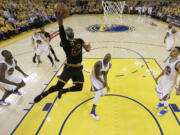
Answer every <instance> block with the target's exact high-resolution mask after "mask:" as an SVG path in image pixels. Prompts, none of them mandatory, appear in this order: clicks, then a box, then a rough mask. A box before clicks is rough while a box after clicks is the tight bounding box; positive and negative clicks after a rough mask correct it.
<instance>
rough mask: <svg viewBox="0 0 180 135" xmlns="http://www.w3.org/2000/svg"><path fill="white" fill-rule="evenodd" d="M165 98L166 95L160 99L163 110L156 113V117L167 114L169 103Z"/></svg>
mask: <svg viewBox="0 0 180 135" xmlns="http://www.w3.org/2000/svg"><path fill="white" fill-rule="evenodd" d="M167 96H168V94H166V95H165V96H163V98H162V99H161V100H162V102H163V104H164V108H163V109H162V110H161V111H160V112H158V116H163V115H164V114H166V113H167V112H168V106H169V102H168V99H167Z"/></svg>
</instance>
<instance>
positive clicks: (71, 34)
mask: <svg viewBox="0 0 180 135" xmlns="http://www.w3.org/2000/svg"><path fill="white" fill-rule="evenodd" d="M65 32H66V35H67V36H68V38H70V39H73V38H74V31H73V29H72V28H71V27H67V28H66V29H65Z"/></svg>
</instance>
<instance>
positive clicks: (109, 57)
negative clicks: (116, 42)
mask: <svg viewBox="0 0 180 135" xmlns="http://www.w3.org/2000/svg"><path fill="white" fill-rule="evenodd" d="M110 60H111V54H110V53H107V54H106V55H105V56H104V62H106V63H108V62H110Z"/></svg>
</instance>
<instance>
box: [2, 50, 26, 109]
mask: <svg viewBox="0 0 180 135" xmlns="http://www.w3.org/2000/svg"><path fill="white" fill-rule="evenodd" d="M1 54H2V56H3V57H4V60H2V61H0V74H1V75H0V88H1V90H3V91H4V92H5V93H4V95H3V97H2V99H1V100H0V105H3V106H7V105H9V103H7V102H5V99H6V98H7V97H9V96H10V95H11V94H13V93H14V94H18V95H21V93H20V92H19V91H18V90H19V89H20V88H22V87H24V86H25V83H24V81H23V80H22V79H20V78H19V77H18V76H16V75H15V74H14V69H16V70H17V71H19V72H20V73H22V74H23V75H24V77H28V75H27V74H25V73H24V72H23V71H22V69H21V68H20V67H19V66H18V65H17V61H16V60H15V59H14V58H13V56H12V54H11V52H10V51H8V50H3V51H2V53H1ZM13 85H14V86H16V88H15V89H13Z"/></svg>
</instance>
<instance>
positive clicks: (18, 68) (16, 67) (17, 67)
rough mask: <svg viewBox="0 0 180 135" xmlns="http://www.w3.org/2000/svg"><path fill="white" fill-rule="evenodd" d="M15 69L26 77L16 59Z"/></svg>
mask: <svg viewBox="0 0 180 135" xmlns="http://www.w3.org/2000/svg"><path fill="white" fill-rule="evenodd" d="M15 69H16V70H17V71H19V72H20V73H21V74H23V76H24V77H28V75H27V74H26V73H24V71H23V70H22V69H21V68H20V67H19V66H18V65H17V61H16V66H15Z"/></svg>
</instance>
